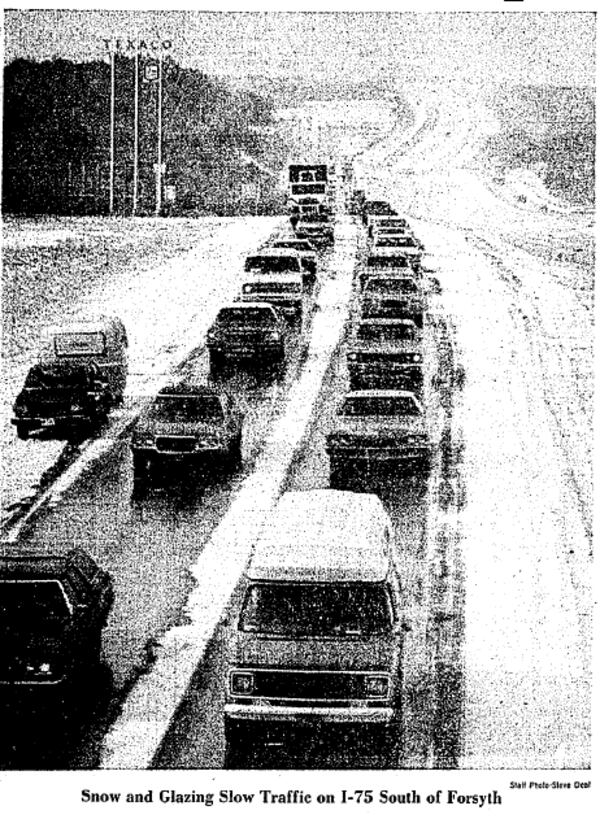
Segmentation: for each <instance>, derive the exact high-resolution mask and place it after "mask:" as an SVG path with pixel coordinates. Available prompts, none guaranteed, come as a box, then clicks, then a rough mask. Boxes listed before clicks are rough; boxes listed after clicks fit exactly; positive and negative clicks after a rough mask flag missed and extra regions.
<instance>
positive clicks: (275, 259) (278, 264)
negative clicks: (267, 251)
mask: <svg viewBox="0 0 600 819" xmlns="http://www.w3.org/2000/svg"><path fill="white" fill-rule="evenodd" d="M246 270H256V271H258V272H260V273H285V271H286V270H294V271H296V270H300V261H299V259H298V258H297V257H296V256H249V257H248V258H247V259H246Z"/></svg>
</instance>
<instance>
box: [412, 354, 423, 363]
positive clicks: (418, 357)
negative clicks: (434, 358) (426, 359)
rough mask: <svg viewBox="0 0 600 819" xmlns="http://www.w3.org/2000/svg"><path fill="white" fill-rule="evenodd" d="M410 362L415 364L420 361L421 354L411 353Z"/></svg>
mask: <svg viewBox="0 0 600 819" xmlns="http://www.w3.org/2000/svg"><path fill="white" fill-rule="evenodd" d="M412 360H413V361H416V362H419V361H422V360H423V356H422V355H421V353H413V357H412Z"/></svg>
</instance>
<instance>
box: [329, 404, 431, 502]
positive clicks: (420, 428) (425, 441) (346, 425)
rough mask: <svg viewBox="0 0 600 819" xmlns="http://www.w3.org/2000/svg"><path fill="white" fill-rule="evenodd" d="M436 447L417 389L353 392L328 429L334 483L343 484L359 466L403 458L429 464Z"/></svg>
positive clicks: (335, 485) (363, 468)
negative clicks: (411, 390)
mask: <svg viewBox="0 0 600 819" xmlns="http://www.w3.org/2000/svg"><path fill="white" fill-rule="evenodd" d="M431 449H432V448H431V441H430V436H429V430H428V425H427V419H426V417H425V413H424V410H423V407H422V405H421V403H420V401H419V400H418V399H417V397H416V396H415V395H414V393H412V392H408V391H403V390H355V391H352V392H348V393H346V395H345V396H344V398H343V400H342V403H341V405H340V407H339V409H338V411H337V415H336V416H335V420H334V423H333V426H332V429H331V430H330V432H329V433H328V435H327V442H326V450H327V454H328V455H329V463H330V483H331V486H332V488H337V489H343V488H344V487H345V486H346V485H347V483H348V480H349V476H350V473H351V472H353V471H356V470H358V471H360V472H364V471H366V470H370V469H371V468H374V467H380V466H385V465H392V466H395V467H397V466H398V465H400V464H410V465H413V466H414V465H419V466H421V467H422V468H426V467H427V466H428V464H429V459H430V457H431Z"/></svg>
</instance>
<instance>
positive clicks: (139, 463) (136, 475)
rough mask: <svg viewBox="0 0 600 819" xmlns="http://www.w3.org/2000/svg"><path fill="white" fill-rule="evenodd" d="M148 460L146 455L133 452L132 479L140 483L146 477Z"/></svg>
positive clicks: (143, 481)
mask: <svg viewBox="0 0 600 819" xmlns="http://www.w3.org/2000/svg"><path fill="white" fill-rule="evenodd" d="M149 466H150V462H149V460H148V456H147V455H144V454H143V453H141V452H134V453H133V481H134V483H136V484H138V485H140V484H142V483H145V482H146V480H147V479H148V471H149Z"/></svg>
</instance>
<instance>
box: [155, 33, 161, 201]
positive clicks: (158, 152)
mask: <svg viewBox="0 0 600 819" xmlns="http://www.w3.org/2000/svg"><path fill="white" fill-rule="evenodd" d="M162 74H163V67H162V46H161V49H160V51H159V53H158V102H157V106H158V110H157V113H156V210H155V213H156V216H160V211H161V208H162Z"/></svg>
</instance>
